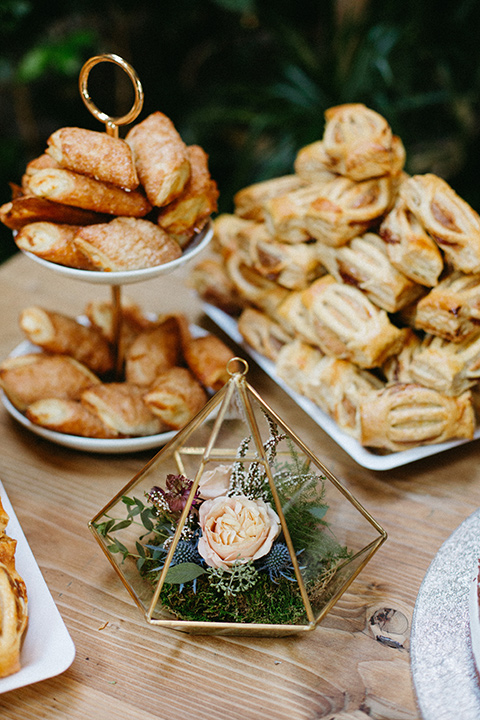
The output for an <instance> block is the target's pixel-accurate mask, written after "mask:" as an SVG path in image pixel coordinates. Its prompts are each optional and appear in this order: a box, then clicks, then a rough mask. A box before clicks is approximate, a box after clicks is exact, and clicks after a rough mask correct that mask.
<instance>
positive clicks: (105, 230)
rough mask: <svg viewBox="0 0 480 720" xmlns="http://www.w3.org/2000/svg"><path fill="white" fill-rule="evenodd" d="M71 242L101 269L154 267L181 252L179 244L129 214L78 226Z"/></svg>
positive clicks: (114, 270) (169, 260)
mask: <svg viewBox="0 0 480 720" xmlns="http://www.w3.org/2000/svg"><path fill="white" fill-rule="evenodd" d="M73 242H74V244H75V245H76V246H77V248H78V249H79V250H80V251H81V252H82V253H83V254H84V255H85V257H86V258H88V260H89V262H91V263H92V265H94V266H95V268H97V269H98V270H102V271H104V272H116V271H124V270H140V269H143V268H149V267H156V266H157V265H164V264H165V263H167V262H171V261H172V260H176V259H177V258H179V257H180V256H181V254H182V250H181V248H180V246H179V244H178V243H177V242H176V241H175V240H173V238H171V237H170V236H169V235H167V233H166V232H165V231H164V230H162V229H161V228H160V227H158V226H157V225H155V224H154V223H152V222H150V221H149V220H143V219H140V218H132V217H118V218H115V219H114V220H111V221H110V222H109V223H102V224H100V225H90V226H87V227H83V228H80V230H79V231H78V232H77V234H76V235H75V238H74V241H73Z"/></svg>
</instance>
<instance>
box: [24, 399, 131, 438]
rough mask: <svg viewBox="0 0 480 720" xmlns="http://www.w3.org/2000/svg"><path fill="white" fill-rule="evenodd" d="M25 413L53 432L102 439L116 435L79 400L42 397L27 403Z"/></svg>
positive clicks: (37, 423)
mask: <svg viewBox="0 0 480 720" xmlns="http://www.w3.org/2000/svg"><path fill="white" fill-rule="evenodd" d="M25 415H26V417H27V418H28V419H29V420H30V421H31V422H33V423H35V424H36V425H39V426H40V427H44V428H46V429H48V430H53V431H55V432H60V433H66V434H68V435H80V436H82V437H91V438H103V439H109V438H116V437H118V433H117V432H116V431H115V430H113V429H110V428H108V427H107V426H106V425H105V424H104V423H103V422H102V420H101V419H100V418H99V417H98V416H97V415H95V414H94V413H92V412H90V410H88V408H86V407H85V405H82V403H81V402H80V400H68V399H63V398H44V399H42V400H37V401H36V402H34V403H32V404H31V405H29V406H28V407H27V408H26V411H25Z"/></svg>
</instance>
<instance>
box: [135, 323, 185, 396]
mask: <svg viewBox="0 0 480 720" xmlns="http://www.w3.org/2000/svg"><path fill="white" fill-rule="evenodd" d="M180 355H181V336H180V328H179V325H178V322H177V320H176V318H175V317H170V318H168V319H166V320H165V321H164V322H163V323H162V324H161V325H160V326H159V327H154V328H151V329H147V330H144V331H143V332H141V333H140V334H139V335H137V337H136V338H135V340H134V341H133V342H132V343H131V345H130V347H129V348H128V350H127V352H126V355H125V377H126V379H127V382H130V383H134V384H135V385H139V386H142V387H150V386H151V385H152V383H153V382H154V381H155V379H156V377H157V376H158V375H159V374H160V373H162V372H164V371H165V370H168V369H169V368H171V367H173V366H174V365H178V364H179V361H180Z"/></svg>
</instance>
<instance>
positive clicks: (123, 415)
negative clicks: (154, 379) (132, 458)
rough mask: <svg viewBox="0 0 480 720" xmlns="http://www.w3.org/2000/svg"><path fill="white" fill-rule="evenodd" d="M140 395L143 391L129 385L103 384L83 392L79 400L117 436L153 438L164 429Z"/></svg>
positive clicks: (124, 383)
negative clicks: (146, 436) (150, 436)
mask: <svg viewBox="0 0 480 720" xmlns="http://www.w3.org/2000/svg"><path fill="white" fill-rule="evenodd" d="M143 395H144V390H142V389H141V388H139V387H138V386H137V385H133V384H132V383H128V382H121V383H102V384H100V385H95V386H94V387H92V388H89V389H88V390H86V391H85V392H84V393H83V394H82V398H81V401H82V403H83V404H84V405H85V407H86V408H88V410H90V412H93V413H95V414H96V415H98V417H99V418H100V419H101V420H102V422H103V423H104V424H105V425H106V426H107V427H108V428H110V429H111V430H112V431H113V432H115V433H118V434H119V435H123V436H126V437H129V436H131V437H139V436H143V435H155V434H156V433H159V432H162V430H164V429H165V426H164V425H163V423H162V422H161V420H160V418H159V417H157V416H156V415H154V414H153V413H152V411H151V410H150V409H149V408H148V407H147V405H146V404H145V402H144V400H143Z"/></svg>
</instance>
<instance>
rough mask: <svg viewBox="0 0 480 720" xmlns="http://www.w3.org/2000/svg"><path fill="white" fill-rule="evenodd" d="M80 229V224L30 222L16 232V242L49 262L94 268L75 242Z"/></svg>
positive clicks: (83, 268) (26, 250)
mask: <svg viewBox="0 0 480 720" xmlns="http://www.w3.org/2000/svg"><path fill="white" fill-rule="evenodd" d="M78 229H79V226H78V225H63V224H60V223H53V222H34V223H29V224H28V225H24V227H23V228H21V229H20V230H19V232H18V233H17V234H16V236H15V243H16V245H17V247H18V248H20V250H24V251H25V252H31V253H33V254H34V255H36V256H37V257H40V258H43V259H44V260H48V261H49V262H53V263H57V264H58V265H66V266H68V267H72V268H77V269H79V270H92V269H93V265H92V264H91V263H90V262H89V261H88V259H87V258H86V257H85V255H84V254H83V253H81V252H80V251H79V249H78V248H77V247H76V245H75V244H74V242H73V239H74V237H75V235H76V234H77V232H78Z"/></svg>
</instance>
